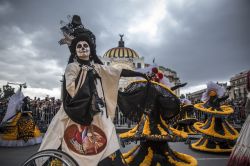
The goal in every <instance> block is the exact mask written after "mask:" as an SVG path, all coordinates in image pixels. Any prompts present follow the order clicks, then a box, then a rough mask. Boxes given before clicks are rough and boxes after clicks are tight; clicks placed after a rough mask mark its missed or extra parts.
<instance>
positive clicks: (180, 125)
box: [173, 99, 198, 135]
mask: <svg viewBox="0 0 250 166" xmlns="http://www.w3.org/2000/svg"><path fill="white" fill-rule="evenodd" d="M197 121H198V120H197V119H196V117H195V115H194V106H193V105H192V104H191V101H189V100H188V99H181V110H180V113H179V115H178V116H177V122H176V123H175V124H174V125H173V127H174V128H175V129H177V130H179V131H184V132H186V133H188V134H189V135H193V134H197V131H196V130H195V128H194V127H193V124H194V123H195V122H197Z"/></svg>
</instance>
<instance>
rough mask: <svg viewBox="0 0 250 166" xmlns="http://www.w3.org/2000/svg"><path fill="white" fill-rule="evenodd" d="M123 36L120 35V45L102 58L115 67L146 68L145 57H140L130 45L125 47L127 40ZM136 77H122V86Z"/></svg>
mask: <svg viewBox="0 0 250 166" xmlns="http://www.w3.org/2000/svg"><path fill="white" fill-rule="evenodd" d="M123 36H124V35H120V41H119V42H118V47H114V48H111V49H109V50H108V51H107V52H106V53H105V54H104V55H103V57H101V58H100V59H101V60H102V62H103V63H104V64H105V65H107V66H110V65H111V66H113V67H115V68H122V69H130V70H136V69H138V68H144V66H145V63H144V57H140V56H139V55H138V53H137V52H136V51H135V50H133V49H131V48H128V47H125V42H124V41H123V39H122V38H123ZM133 80H134V78H124V77H123V78H122V79H121V80H120V83H119V86H120V88H122V89H123V88H124V87H126V86H127V85H128V84H129V83H130V82H131V81H133Z"/></svg>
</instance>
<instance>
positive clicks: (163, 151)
mask: <svg viewBox="0 0 250 166" xmlns="http://www.w3.org/2000/svg"><path fill="white" fill-rule="evenodd" d="M118 105H119V109H120V110H121V111H122V112H123V114H124V115H125V116H126V117H128V118H129V119H131V120H136V121H137V122H138V124H137V125H136V126H135V127H134V128H133V129H131V130H129V131H128V132H125V133H122V134H120V135H119V136H120V139H121V142H122V143H124V145H125V144H128V143H130V142H133V141H135V142H137V141H139V144H138V145H136V146H135V147H134V148H132V149H131V150H129V151H128V152H127V153H123V157H124V159H125V161H126V163H127V164H128V165H130V166H138V165H141V166H142V165H143V166H156V165H157V166H159V165H166V166H168V165H183V166H191V165H192V166H195V165H197V160H196V159H195V158H193V157H192V156H189V155H186V154H183V153H179V152H176V151H174V150H172V149H171V148H170V147H169V145H168V142H169V141H173V140H174V137H175V135H178V136H179V137H182V138H187V136H188V135H187V133H186V132H183V131H179V130H176V129H174V128H172V127H170V125H169V124H168V122H169V120H170V119H172V118H173V117H175V116H176V115H177V114H178V113H179V111H180V100H179V98H178V97H177V96H176V95H175V94H174V93H173V91H172V90H171V89H169V88H168V87H166V86H165V85H163V84H160V83H157V82H154V81H151V82H146V81H137V82H133V83H131V84H130V85H129V86H128V87H127V88H126V89H125V91H124V92H119V97H118Z"/></svg>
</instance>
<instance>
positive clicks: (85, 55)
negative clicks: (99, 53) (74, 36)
mask: <svg viewBox="0 0 250 166" xmlns="http://www.w3.org/2000/svg"><path fill="white" fill-rule="evenodd" d="M76 55H77V56H78V58H79V59H81V60H89V56H90V47H89V44H88V43H87V42H86V41H79V42H78V43H77V44H76Z"/></svg>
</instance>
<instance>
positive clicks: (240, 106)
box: [0, 97, 246, 132]
mask: <svg viewBox="0 0 250 166" xmlns="http://www.w3.org/2000/svg"><path fill="white" fill-rule="evenodd" d="M29 101H30V111H32V113H33V118H34V120H35V122H36V124H37V125H38V126H39V128H40V130H42V131H43V132H44V131H46V129H47V127H48V125H49V123H50V122H51V120H52V118H53V117H54V116H55V114H56V113H57V111H58V110H59V109H60V106H61V102H62V101H61V100H60V99H55V98H54V97H46V98H44V99H40V98H36V97H35V98H34V99H29ZM197 102H200V101H197ZM193 104H195V103H193ZM224 104H228V105H231V106H232V107H233V109H234V113H233V114H231V115H230V116H228V117H227V119H228V120H229V121H230V122H231V123H233V124H236V125H242V124H243V123H244V121H245V119H246V116H245V107H244V105H245V101H244V100H242V99H238V100H231V99H228V100H226V101H225V103H224ZM7 106H8V100H0V122H1V120H2V118H3V117H4V114H5V112H6V110H7ZM195 115H196V117H197V119H198V120H200V121H202V120H203V119H204V118H206V117H205V115H203V114H202V113H201V112H200V111H195Z"/></svg>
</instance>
